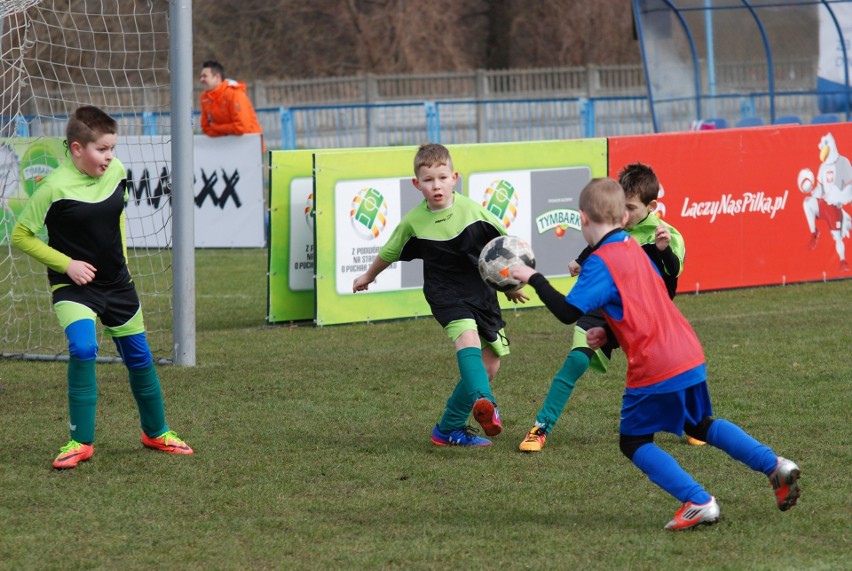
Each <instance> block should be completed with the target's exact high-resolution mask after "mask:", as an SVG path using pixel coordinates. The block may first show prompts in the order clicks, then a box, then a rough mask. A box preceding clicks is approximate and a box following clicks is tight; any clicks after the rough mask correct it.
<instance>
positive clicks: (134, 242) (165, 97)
mask: <svg viewBox="0 0 852 571" xmlns="http://www.w3.org/2000/svg"><path fill="white" fill-rule="evenodd" d="M191 16H192V2H191V0H169V1H168V2H163V1H162V0H136V1H134V2H126V1H124V0H4V1H3V2H0V355H2V357H6V358H26V359H34V360H65V359H67V358H68V354H67V341H66V339H65V336H64V334H63V332H62V331H61V330H60V328H59V326H58V323H57V321H56V317H55V315H54V313H53V309H52V307H51V304H50V292H49V291H48V283H47V277H46V268H45V267H44V266H43V265H41V264H40V263H38V262H35V261H34V260H32V259H31V258H29V257H28V256H26V255H25V254H23V253H21V252H20V251H17V250H16V249H15V248H13V247H12V246H11V243H10V234H11V230H12V228H13V226H14V223H15V220H16V217H17V216H19V215H20V213H21V211H22V210H23V208H24V206H25V205H26V202H27V199H28V198H29V195H31V194H32V192H33V190H34V189H35V186H36V184H37V183H38V181H39V180H40V179H41V178H43V177H44V176H46V175H47V174H48V173H49V172H50V171H51V170H52V169H53V168H56V166H58V165H59V164H60V163H61V162H62V161H64V160H65V156H66V151H65V148H64V146H63V143H64V135H65V125H66V122H67V119H68V116H69V114H70V113H72V112H73V111H74V109H76V108H77V107H79V106H81V105H95V106H98V107H100V108H102V109H103V110H104V111H106V112H107V113H109V114H110V115H112V116H113V117H115V119H116V121H117V123H118V135H119V140H118V147H117V154H118V157H119V159H121V161H122V162H123V163H124V165H125V167H126V168H127V171H128V191H129V195H130V196H129V200H128V203H127V208H126V214H127V229H126V230H127V245H128V265H129V267H130V271H131V274H132V275H133V278H134V283H135V284H136V288H137V291H138V292H139V296H140V299H141V301H142V310H143V313H144V315H145V325H146V330H147V333H148V339H149V344H150V345H151V350H152V352H153V353H154V357H155V360H157V361H158V362H161V363H162V362H174V363H176V364H180V365H190V366H191V365H194V364H195V274H194V266H195V254H194V238H193V236H194V234H193V232H194V227H193V220H194V211H193V207H192V205H193V198H194V188H193V187H194V184H193V150H192V137H193V125H192V103H193V101H192V85H193V76H194V73H193V70H192V25H191ZM42 237H43V238H44V237H45V236H42ZM99 345H100V347H101V350H100V352H99V360H102V361H104V360H106V361H110V360H113V361H117V360H120V359H119V357H118V354H117V351H116V350H115V347H114V346H113V343H112V342H111V340H110V339H109V338H106V339H105V338H104V337H103V336H102V337H100V338H99Z"/></svg>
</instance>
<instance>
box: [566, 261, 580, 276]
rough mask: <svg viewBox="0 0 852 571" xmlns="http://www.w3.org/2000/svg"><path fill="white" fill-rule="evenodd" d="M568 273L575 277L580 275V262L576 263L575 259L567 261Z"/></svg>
mask: <svg viewBox="0 0 852 571" xmlns="http://www.w3.org/2000/svg"><path fill="white" fill-rule="evenodd" d="M568 273H570V274H571V277H572V278H576V277H577V276H579V275H580V264H578V263H577V260H571V261H570V262H568Z"/></svg>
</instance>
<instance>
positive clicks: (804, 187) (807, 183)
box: [798, 169, 814, 194]
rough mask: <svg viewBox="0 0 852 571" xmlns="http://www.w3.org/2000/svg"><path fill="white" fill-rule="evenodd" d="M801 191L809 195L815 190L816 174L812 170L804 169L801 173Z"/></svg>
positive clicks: (799, 181) (799, 182)
mask: <svg viewBox="0 0 852 571" xmlns="http://www.w3.org/2000/svg"><path fill="white" fill-rule="evenodd" d="M798 184H799V190H801V191H802V192H804V193H805V194H808V193H809V192H810V191H812V190H813V189H814V173H813V172H812V171H811V169H802V170H800V171H799V180H798Z"/></svg>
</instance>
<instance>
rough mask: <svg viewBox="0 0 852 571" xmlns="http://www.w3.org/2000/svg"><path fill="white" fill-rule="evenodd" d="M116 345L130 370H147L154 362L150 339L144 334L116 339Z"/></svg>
mask: <svg viewBox="0 0 852 571" xmlns="http://www.w3.org/2000/svg"><path fill="white" fill-rule="evenodd" d="M115 345H116V347H117V348H118V353H119V354H120V355H121V358H122V360H123V361H124V364H125V365H126V366H127V368H128V369H146V368H148V366H149V365H151V363H153V362H154V357H153V355H151V349H150V348H149V347H148V339H147V337H146V336H145V334H144V333H137V334H136V335H128V336H127V337H116V338H115Z"/></svg>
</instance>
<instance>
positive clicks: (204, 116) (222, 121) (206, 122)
mask: <svg viewBox="0 0 852 571" xmlns="http://www.w3.org/2000/svg"><path fill="white" fill-rule="evenodd" d="M201 130H202V131H203V132H204V134H205V135H207V136H209V137H221V136H222V135H247V134H250V133H260V134H261V135H262V134H263V130H262V129H261V128H260V123H258V121H257V115H256V114H255V112H254V107H252V105H251V101H250V100H249V98H248V95H247V94H246V84H245V83H243V82H241V81H234V80H233V79H226V80H224V81H223V82H222V83H220V84H219V86H218V87H216V89H212V90H210V91H203V92H202V93H201ZM264 148H265V145H264Z"/></svg>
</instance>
